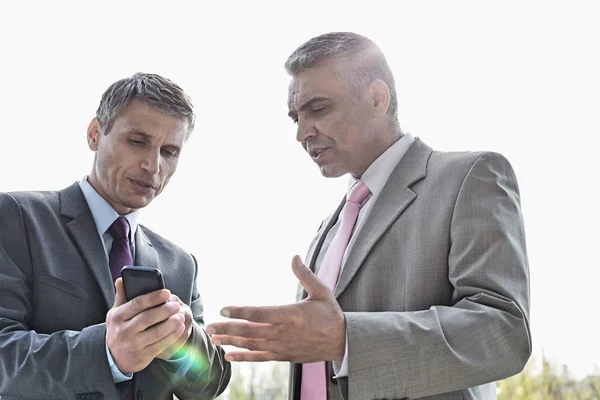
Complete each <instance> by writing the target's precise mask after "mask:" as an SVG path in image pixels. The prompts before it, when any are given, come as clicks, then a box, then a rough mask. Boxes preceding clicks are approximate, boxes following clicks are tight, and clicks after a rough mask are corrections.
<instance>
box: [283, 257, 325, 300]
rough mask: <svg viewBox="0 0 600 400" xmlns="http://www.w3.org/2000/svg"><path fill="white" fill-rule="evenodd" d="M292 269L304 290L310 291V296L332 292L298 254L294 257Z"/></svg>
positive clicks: (319, 295)
mask: <svg viewBox="0 0 600 400" xmlns="http://www.w3.org/2000/svg"><path fill="white" fill-rule="evenodd" d="M292 270H293V271H294V275H296V278H298V280H299V281H300V284H301V285H302V287H304V290H306V293H308V297H313V298H314V297H321V295H323V294H325V293H329V292H330V291H329V289H328V288H327V286H325V284H324V283H323V282H322V281H321V280H320V279H319V278H317V276H316V275H315V274H314V273H313V272H312V271H311V270H310V268H308V267H307V266H306V265H304V263H303V262H302V259H301V258H300V256H298V255H296V256H294V258H293V259H292Z"/></svg>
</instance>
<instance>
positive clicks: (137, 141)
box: [129, 139, 144, 146]
mask: <svg viewBox="0 0 600 400" xmlns="http://www.w3.org/2000/svg"><path fill="white" fill-rule="evenodd" d="M129 143H131V144H133V145H135V146H141V145H143V144H144V142H142V141H141V140H135V139H129Z"/></svg>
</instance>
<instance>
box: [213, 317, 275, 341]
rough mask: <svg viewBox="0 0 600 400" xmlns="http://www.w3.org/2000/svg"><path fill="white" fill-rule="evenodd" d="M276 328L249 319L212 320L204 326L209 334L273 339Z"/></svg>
mask: <svg viewBox="0 0 600 400" xmlns="http://www.w3.org/2000/svg"><path fill="white" fill-rule="evenodd" d="M277 331H278V330H277V329H275V328H274V326H273V325H272V324H263V323H257V322H249V321H239V322H238V321H227V322H214V323H212V324H210V325H208V326H207V327H206V333H208V334H209V335H229V336H240V337H245V338H255V339H274V338H276V337H277V336H278V332H277Z"/></svg>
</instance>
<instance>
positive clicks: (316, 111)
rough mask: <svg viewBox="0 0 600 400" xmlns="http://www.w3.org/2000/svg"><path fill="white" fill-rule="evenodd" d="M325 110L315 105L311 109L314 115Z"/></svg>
mask: <svg viewBox="0 0 600 400" xmlns="http://www.w3.org/2000/svg"><path fill="white" fill-rule="evenodd" d="M323 111H325V107H317V108H313V109H312V113H313V114H315V115H319V114H322V113H323Z"/></svg>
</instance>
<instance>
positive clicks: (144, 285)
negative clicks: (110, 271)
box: [121, 265, 165, 301]
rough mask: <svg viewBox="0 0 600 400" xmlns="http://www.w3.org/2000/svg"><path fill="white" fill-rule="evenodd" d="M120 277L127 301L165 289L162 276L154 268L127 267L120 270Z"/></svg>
mask: <svg viewBox="0 0 600 400" xmlns="http://www.w3.org/2000/svg"><path fill="white" fill-rule="evenodd" d="M121 277H122V278H123V288H124V289H125V297H126V298H127V301H129V300H131V299H133V298H134V297H137V296H140V295H142V294H146V293H150V292H154V291H155V290H159V289H164V288H165V283H164V281H163V277H162V274H161V272H160V271H159V270H158V269H156V268H149V267H141V266H137V265H127V266H125V267H123V269H122V270H121Z"/></svg>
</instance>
